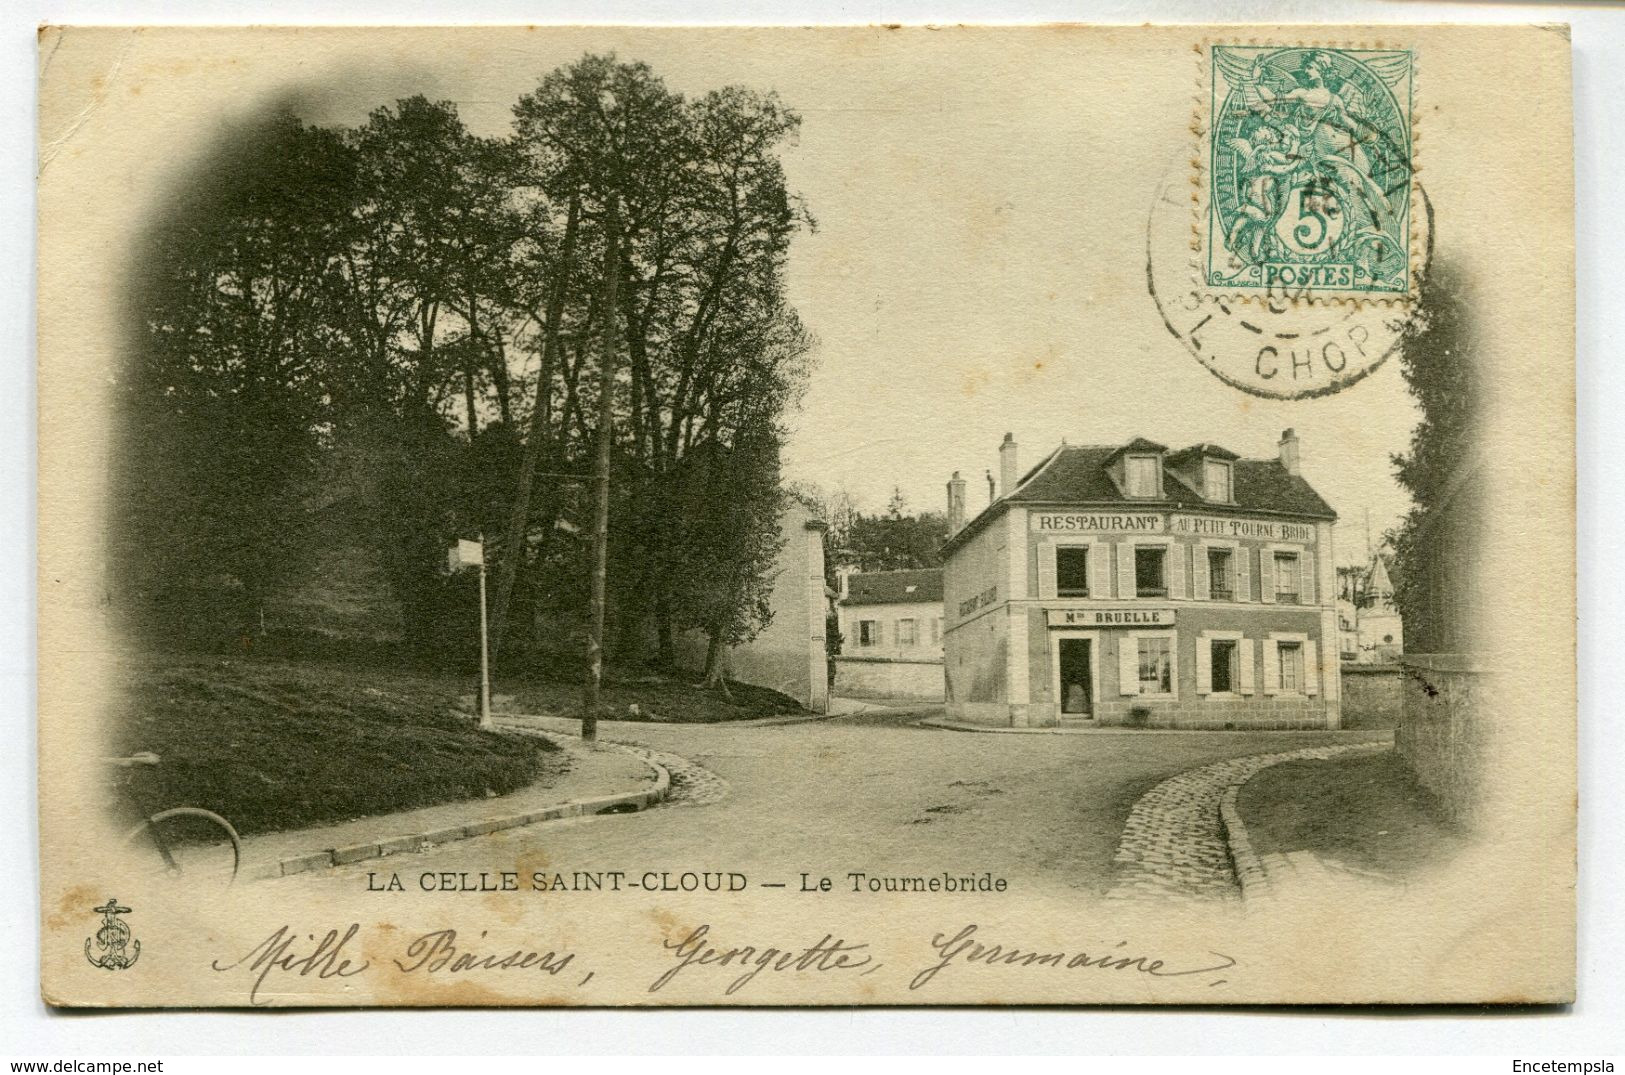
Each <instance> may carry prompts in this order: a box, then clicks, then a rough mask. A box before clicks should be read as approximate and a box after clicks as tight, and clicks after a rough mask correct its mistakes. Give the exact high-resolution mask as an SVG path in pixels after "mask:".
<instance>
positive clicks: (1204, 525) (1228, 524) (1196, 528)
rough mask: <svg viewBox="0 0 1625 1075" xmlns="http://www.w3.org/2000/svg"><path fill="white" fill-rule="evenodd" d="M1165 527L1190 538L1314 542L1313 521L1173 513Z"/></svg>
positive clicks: (1309, 543) (1300, 543)
mask: <svg viewBox="0 0 1625 1075" xmlns="http://www.w3.org/2000/svg"><path fill="white" fill-rule="evenodd" d="M1168 528H1169V529H1170V530H1172V531H1173V532H1174V533H1176V534H1189V535H1191V536H1193V537H1216V538H1256V539H1258V540H1261V541H1290V542H1294V543H1296V544H1299V545H1313V544H1314V543H1315V526H1314V524H1313V523H1280V522H1272V521H1269V520H1265V519H1232V518H1228V517H1226V516H1222V515H1175V516H1174V517H1173V518H1172V519H1170V520H1169V524H1168Z"/></svg>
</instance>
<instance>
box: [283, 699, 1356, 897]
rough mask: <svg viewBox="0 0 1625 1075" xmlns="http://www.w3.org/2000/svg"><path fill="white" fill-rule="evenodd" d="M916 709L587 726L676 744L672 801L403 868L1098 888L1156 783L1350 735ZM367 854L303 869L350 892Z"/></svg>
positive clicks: (455, 848) (488, 841)
mask: <svg viewBox="0 0 1625 1075" xmlns="http://www.w3.org/2000/svg"><path fill="white" fill-rule="evenodd" d="M926 715H928V714H926V713H923V712H918V711H916V712H913V713H910V714H895V713H888V712H874V711H870V712H861V713H855V714H851V715H848V716H843V717H837V718H832V719H830V720H825V721H819V722H810V723H800V724H780V725H776V726H769V727H752V726H748V725H717V724H712V725H657V724H646V725H628V724H611V725H607V726H605V727H604V729H603V730H602V732H601V737H602V738H604V739H607V740H612V741H616V742H622V743H628V744H634V745H638V746H642V747H646V748H649V749H651V750H654V751H660V752H668V753H671V754H676V755H679V756H681V757H682V758H685V759H688V760H689V761H692V762H693V763H695V764H696V765H698V766H700V767H702V770H703V771H700V772H693V771H690V772H684V771H683V770H682V767H681V766H679V767H678V768H677V770H676V771H675V772H674V796H673V801H672V802H671V803H670V804H668V805H665V806H661V807H657V808H655V809H653V810H650V811H647V812H645V813H639V814H624V815H612V816H600V817H593V818H585V819H581V820H578V821H567V822H558V823H550V824H545V825H539V826H533V827H528V828H523V829H512V830H508V831H505V832H499V833H494V834H491V835H489V836H484V837H479V838H477V839H472V840H467V841H461V842H457V843H452V844H447V845H444V846H441V847H438V848H435V849H432V850H430V851H428V852H426V853H423V854H421V855H415V856H412V858H411V860H410V866H411V868H412V869H414V870H417V869H423V870H470V871H478V870H490V869H504V868H513V867H512V865H511V864H512V863H515V862H524V863H526V865H527V868H532V869H534V868H542V867H543V866H545V868H546V869H548V870H559V871H573V870H626V871H634V870H635V871H639V872H642V871H646V870H671V871H684V870H722V871H738V872H742V873H745V874H746V875H747V876H748V877H749V879H750V882H751V883H752V884H753V885H755V884H759V883H762V882H788V883H792V884H793V883H794V882H795V881H796V879H797V874H798V872H799V871H802V870H806V871H808V872H810V873H814V874H815V875H829V876H831V877H835V878H837V879H838V881H839V882H841V883H847V882H845V876H846V874H847V873H848V872H849V871H866V872H868V873H872V874H888V875H894V876H895V875H927V874H931V873H936V872H940V871H943V870H948V871H951V872H953V873H955V874H967V873H972V872H980V871H983V870H988V871H992V873H993V874H994V875H995V876H1004V877H1007V878H1009V879H1010V881H1011V883H1012V885H1020V886H1021V888H1022V889H1023V890H1025V891H1033V890H1035V889H1039V888H1045V889H1060V890H1072V891H1081V892H1087V893H1091V894H1096V895H1099V894H1103V893H1105V892H1106V891H1107V890H1108V889H1110V888H1111V887H1112V886H1113V884H1114V882H1115V881H1116V880H1117V877H1116V873H1115V871H1116V869H1117V867H1116V866H1115V865H1114V862H1113V859H1114V855H1115V853H1116V850H1117V844H1118V839H1119V837H1120V836H1121V835H1122V833H1123V829H1124V824H1125V822H1126V820H1127V819H1128V817H1129V813H1130V810H1131V808H1132V807H1133V806H1134V804H1135V802H1136V800H1138V799H1139V798H1140V797H1141V795H1143V794H1144V793H1145V792H1147V791H1149V790H1150V789H1152V788H1153V787H1155V786H1156V785H1158V784H1159V783H1161V782H1162V781H1164V780H1165V779H1167V778H1169V777H1171V776H1174V775H1176V774H1178V773H1181V772H1183V771H1185V770H1188V769H1192V768H1195V767H1197V766H1203V765H1208V764H1210V763H1213V762H1216V761H1221V760H1223V759H1226V758H1231V757H1237V756H1242V755H1249V754H1265V753H1273V752H1277V751H1285V750H1298V749H1302V748H1306V747H1314V746H1319V745H1323V744H1328V743H1334V742H1335V743H1349V742H1357V741H1362V740H1368V739H1373V738H1382V733H1377V734H1376V735H1359V734H1354V733H1301V732H1300V733H1282V732H1271V733H1240V732H1230V733H1214V732H1206V733H1201V732H1196V733H1179V732H1157V733H1142V734H1111V733H1097V734H1084V735H1015V734H1004V735H996V734H975V733H966V732H955V731H945V730H941V729H931V728H921V727H917V726H915V722H917V721H918V720H920V719H921V718H922V717H924V716H926ZM379 865H380V864H379V863H378V862H371V863H358V864H355V865H353V866H348V867H341V868H339V869H336V870H333V871H331V872H323V873H320V874H308V875H303V876H302V877H301V878H300V880H299V883H300V884H301V885H304V884H310V883H319V882H320V881H321V880H322V879H323V878H328V879H331V880H332V881H334V882H335V883H340V884H343V885H346V886H354V885H356V884H357V883H358V880H359V879H360V878H361V877H364V875H365V873H366V872H367V871H368V870H376V869H378V868H379Z"/></svg>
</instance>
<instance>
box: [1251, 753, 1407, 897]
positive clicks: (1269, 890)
mask: <svg viewBox="0 0 1625 1075" xmlns="http://www.w3.org/2000/svg"><path fill="white" fill-rule="evenodd" d="M1383 749H1385V745H1384V744H1377V743H1350V744H1349V745H1347V746H1341V747H1332V748H1330V749H1329V750H1328V751H1327V753H1326V756H1325V757H1324V758H1322V759H1319V760H1322V761H1330V760H1332V759H1333V758H1347V757H1357V756H1359V755H1361V754H1376V753H1379V752H1381V751H1382V750H1383ZM1302 760H1303V759H1302V758H1282V759H1280V760H1279V761H1276V762H1272V763H1271V764H1269V765H1266V766H1264V767H1263V768H1262V769H1259V770H1258V772H1255V773H1253V774H1251V775H1250V776H1248V777H1247V779H1246V780H1243V781H1241V782H1240V783H1238V784H1231V785H1230V786H1229V787H1227V788H1225V789H1224V795H1223V797H1222V798H1221V799H1220V800H1219V829H1220V831H1221V832H1222V833H1223V834H1224V846H1225V850H1226V851H1227V852H1229V854H1230V865H1231V868H1232V869H1234V870H1235V872H1236V883H1237V885H1238V886H1239V887H1240V889H1241V898H1242V901H1243V902H1244V903H1262V902H1264V901H1266V900H1270V899H1273V898H1274V897H1275V896H1276V894H1277V892H1276V886H1275V878H1274V876H1273V875H1272V874H1271V873H1270V869H1269V867H1268V866H1266V865H1264V859H1263V858H1262V857H1261V856H1260V855H1259V854H1258V852H1257V851H1256V850H1255V849H1254V848H1253V841H1252V837H1251V836H1249V835H1248V833H1247V823H1246V822H1245V821H1243V820H1242V819H1241V809H1240V806H1239V802H1240V799H1241V789H1242V788H1243V787H1245V786H1246V784H1247V782H1248V781H1250V780H1254V779H1256V778H1257V777H1258V775H1259V774H1260V773H1266V772H1268V771H1269V770H1271V769H1273V768H1275V766H1277V765H1283V764H1285V763H1286V762H1289V761H1302Z"/></svg>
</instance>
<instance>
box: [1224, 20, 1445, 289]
mask: <svg viewBox="0 0 1625 1075" xmlns="http://www.w3.org/2000/svg"><path fill="white" fill-rule="evenodd" d="M1208 51H1209V55H1208V60H1209V72H1208V73H1209V76H1210V83H1209V86H1208V87H1207V90H1208V100H1207V102H1206V104H1207V108H1208V122H1207V124H1206V126H1205V132H1206V133H1205V156H1206V158H1207V159H1206V161H1205V162H1204V163H1205V164H1206V165H1207V176H1206V178H1207V182H1206V184H1205V186H1206V190H1205V191H1203V192H1201V193H1203V194H1205V195H1206V196H1205V198H1203V197H1201V196H1200V194H1199V196H1198V198H1197V202H1198V207H1199V212H1201V215H1202V217H1203V218H1205V219H1203V220H1202V221H1201V223H1200V225H1199V228H1200V230H1201V232H1202V234H1201V236H1200V238H1201V239H1202V242H1201V248H1202V254H1203V258H1202V261H1201V263H1200V271H1201V272H1202V274H1203V277H1204V279H1203V283H1204V284H1205V285H1206V288H1207V289H1209V290H1217V291H1220V292H1224V293H1230V294H1234V295H1238V296H1239V295H1248V294H1257V295H1273V296H1284V297H1298V298H1308V299H1315V298H1331V297H1334V296H1344V297H1350V298H1367V299H1383V298H1387V299H1396V298H1397V299H1404V298H1406V297H1408V296H1409V295H1410V293H1411V286H1412V282H1413V278H1414V272H1413V268H1414V267H1413V264H1412V261H1413V258H1412V250H1413V243H1412V240H1413V238H1414V237H1415V236H1414V234H1413V226H1412V225H1413V219H1412V218H1413V205H1412V201H1413V185H1414V182H1413V181H1414V178H1415V167H1414V163H1413V153H1412V134H1413V132H1412V128H1411V104H1412V90H1413V81H1414V73H1415V64H1414V57H1413V55H1412V53H1411V52H1409V51H1406V50H1394V49H1379V48H1332V47H1321V46H1278V45H1271V46H1258V45H1246V46H1240V45H1213V46H1210V48H1209V50H1208ZM1204 202H1205V207H1204V206H1203V203H1204ZM1204 208H1205V211H1203V209H1204Z"/></svg>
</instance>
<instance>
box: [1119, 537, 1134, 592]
mask: <svg viewBox="0 0 1625 1075" xmlns="http://www.w3.org/2000/svg"><path fill="white" fill-rule="evenodd" d="M1117 596H1118V597H1120V598H1122V599H1124V600H1129V599H1131V598H1133V597H1134V544H1133V542H1129V541H1125V542H1123V543H1122V544H1120V545H1118V546H1117Z"/></svg>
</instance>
